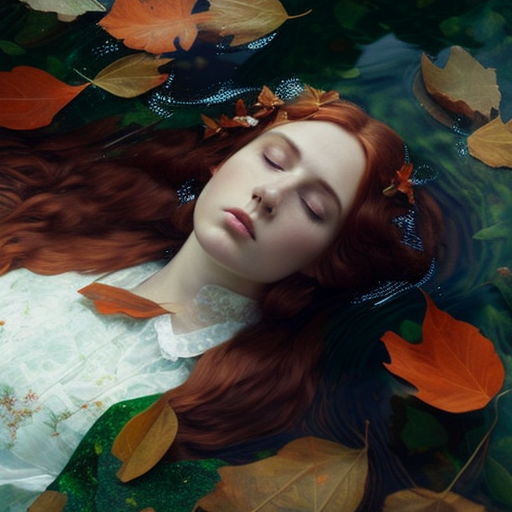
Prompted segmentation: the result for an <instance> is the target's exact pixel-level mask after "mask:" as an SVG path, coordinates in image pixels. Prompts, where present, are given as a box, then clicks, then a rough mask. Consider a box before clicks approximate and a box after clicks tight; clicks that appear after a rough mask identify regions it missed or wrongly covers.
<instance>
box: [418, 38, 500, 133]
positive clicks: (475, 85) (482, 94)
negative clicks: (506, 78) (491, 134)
mask: <svg viewBox="0 0 512 512" xmlns="http://www.w3.org/2000/svg"><path fill="white" fill-rule="evenodd" d="M421 72H422V75H423V81H424V83H425V87H426V89H427V91H428V93H429V94H430V95H431V96H432V97H433V98H434V99H435V100H436V101H437V102H438V103H439V104H440V105H441V106H442V107H444V108H446V109H447V110H449V111H450V112H454V113H456V114H463V115H465V116H467V117H468V118H469V119H471V120H472V121H473V123H475V125H477V126H480V125H482V124H485V123H486V122H488V121H489V120H490V119H491V117H492V116H493V113H495V112H497V111H498V110H499V105H500V100H501V93H500V90H499V88H498V85H497V82H496V72H495V70H494V69H490V68H484V67H483V66H482V65H481V64H480V63H479V62H478V61H477V60H475V59H474V58H473V57H472V56H471V55H470V54H469V53H468V52H467V51H465V50H464V49H462V48H461V47H459V46H453V47H452V48H451V49H450V56H449V59H448V62H447V63H446V66H445V67H444V68H442V69H441V68H439V67H437V66H436V65H435V64H433V63H432V62H431V61H430V59H429V58H428V57H427V56H426V55H425V54H423V55H422V57H421Z"/></svg>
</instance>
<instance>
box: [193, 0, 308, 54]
mask: <svg viewBox="0 0 512 512" xmlns="http://www.w3.org/2000/svg"><path fill="white" fill-rule="evenodd" d="M208 12H209V13H210V14H211V19H210V20H208V21H206V22H203V23H202V24H201V29H204V30H209V31H212V32H215V33H218V34H219V35H220V36H221V37H225V36H230V35H233V36H235V37H234V38H233V40H232V41H231V45H232V46H238V45H241V44H247V43H250V42H251V41H255V40H256V39H259V38H260V37H263V36H264V35H266V34H269V33H270V32H273V31H274V30H276V29H277V28H278V27H280V26H281V25H282V24H283V23H284V22H285V21H286V20H289V19H293V18H298V17H300V16H304V15H306V14H308V13H309V12H310V11H308V12H306V13H303V14H300V15H298V16H289V15H288V13H287V12H286V10H285V8H284V7H283V5H282V4H281V2H279V0H251V1H250V2H249V1H248V2H240V1H239V0H210V9H209V11H208Z"/></svg>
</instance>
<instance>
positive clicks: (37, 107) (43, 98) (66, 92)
mask: <svg viewBox="0 0 512 512" xmlns="http://www.w3.org/2000/svg"><path fill="white" fill-rule="evenodd" d="M89 85H90V84H88V83H86V84H83V85H68V84H66V83H64V82H61V81H60V80H58V79H57V78H55V77H53V76H52V75H50V74H49V73H47V72H46V71H43V70H41V69H37V68H33V67H30V66H18V67H16V68H14V69H13V70H12V71H1V72H0V126H4V127H5V128H11V129H13V130H31V129H33V128H41V127H42V126H46V125H48V124H50V123H51V121H52V119H53V118H54V116H55V114H57V112H59V111H60V110H61V109H62V108H64V107H65V106H66V105H67V104H68V103H69V102H70V101H71V100H72V99H74V98H75V97H76V96H77V95H78V94H80V92H82V91H83V90H84V89H85V88H86V87H88V86H89Z"/></svg>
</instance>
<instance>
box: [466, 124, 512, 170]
mask: <svg viewBox="0 0 512 512" xmlns="http://www.w3.org/2000/svg"><path fill="white" fill-rule="evenodd" d="M468 147H469V153H470V155H472V156H474V157H475V158H478V159H479V160H481V161H482V162H483V163H484V164H486V165H489V166H490V167H512V120H510V121H509V122H508V123H506V124H505V123H504V122H503V121H502V120H501V117H497V118H496V119H493V120H492V121H491V122H490V123H487V124H485V125H484V126H482V127H481V128H479V129H478V130H476V131H475V132H473V133H472V134H471V135H470V136H469V137H468Z"/></svg>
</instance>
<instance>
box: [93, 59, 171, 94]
mask: <svg viewBox="0 0 512 512" xmlns="http://www.w3.org/2000/svg"><path fill="white" fill-rule="evenodd" d="M172 60H173V59H158V58H155V57H154V56H152V55H149V54H147V53H135V54H133V55H128V56H127V57H123V58H121V59H119V60H116V61H115V62H113V63H112V64H110V65H109V66H107V67H106V68H105V69H103V70H102V71H100V72H99V73H98V74H97V75H96V77H95V78H94V80H92V81H91V82H92V83H93V84H94V85H96V86H97V87H101V88H102V89H105V91H108V92H110V93H111V94H114V95H116V96H121V97H122V98H133V97H135V96H139V95H140V94H143V93H145V92H147V91H149V90H150V89H153V88H154V87H157V86H159V85H160V84H162V83H163V82H165V81H166V80H167V78H168V76H169V75H168V74H166V73H160V72H159V71H158V68H159V67H160V66H163V65H164V64H167V63H168V62H171V61H172Z"/></svg>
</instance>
